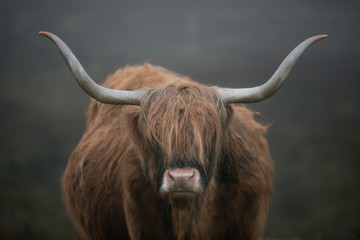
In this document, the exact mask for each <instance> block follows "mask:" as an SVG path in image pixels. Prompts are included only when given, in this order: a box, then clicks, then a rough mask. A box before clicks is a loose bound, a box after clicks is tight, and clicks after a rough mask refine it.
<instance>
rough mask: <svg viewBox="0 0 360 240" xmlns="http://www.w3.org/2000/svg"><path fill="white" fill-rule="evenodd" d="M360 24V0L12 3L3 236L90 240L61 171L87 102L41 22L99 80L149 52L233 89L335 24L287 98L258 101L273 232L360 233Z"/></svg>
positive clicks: (6, 36)
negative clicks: (84, 239) (80, 232)
mask: <svg viewBox="0 0 360 240" xmlns="http://www.w3.org/2000/svg"><path fill="white" fill-rule="evenodd" d="M359 26H360V2H359V1H335V0H327V1H321V0H319V1H314V0H302V1H300V0H272V1H266V0H263V1H250V0H245V1H235V0H234V1H228V0H226V1H225V0H221V1H220V0H218V1H215V0H206V1H190V0H182V1H137V0H133V1H95V0H88V1H70V0H62V1H49V0H37V1H25V0H12V1H10V0H1V2H0V32H1V33H0V203H1V204H0V236H1V239H78V237H77V235H76V232H75V230H74V229H73V227H72V224H71V222H70V220H69V218H68V217H67V213H66V210H65V208H64V206H63V203H62V197H61V191H60V179H61V175H62V173H63V171H64V169H65V166H66V163H67V160H68V158H69V155H70V154H71V152H72V150H73V149H74V147H75V146H76V144H77V143H78V141H79V140H80V138H81V136H82V134H83V131H84V128H85V114H84V113H85V111H86V108H87V106H88V103H89V98H88V96H87V95H86V94H85V93H84V92H83V91H82V90H81V89H80V87H79V86H78V85H77V84H76V82H75V81H74V79H73V77H72V76H71V74H70V72H69V70H68V69H67V66H66V65H65V63H64V61H63V59H62V57H61V56H60V54H59V52H58V50H57V49H56V48H55V46H54V45H53V44H52V43H51V42H50V41H49V40H48V39H46V38H44V37H42V36H39V35H38V31H41V30H43V31H50V32H53V33H55V34H57V35H58V36H60V37H61V38H62V39H63V40H64V41H65V42H66V43H67V44H68V45H69V46H70V47H71V48H72V50H73V51H74V53H75V54H76V55H77V57H78V58H79V59H80V61H81V62H82V64H83V66H84V67H85V69H86V70H87V71H88V73H89V74H90V75H91V76H92V77H93V78H94V79H96V80H97V82H99V83H100V82H102V81H104V79H105V78H106V76H107V75H108V74H109V73H112V72H114V71H115V70H116V69H117V68H120V67H123V66H125V65H127V64H141V63H143V62H144V61H148V62H150V63H151V64H153V65H161V66H163V67H165V68H168V69H170V70H172V71H175V72H179V73H181V74H184V75H186V76H189V77H191V78H192V79H194V80H196V81H199V82H201V83H205V84H209V85H218V86H223V87H251V86H256V85H259V84H261V83H263V82H265V81H266V80H267V79H268V78H269V77H270V76H271V75H272V73H273V72H274V71H275V70H276V68H277V67H278V65H279V64H280V63H281V61H282V60H283V58H284V57H285V56H286V55H287V54H288V53H289V52H290V51H291V50H292V49H293V48H294V47H295V46H296V45H297V44H299V43H300V42H301V41H303V40H305V39H306V38H308V37H310V36H313V35H317V34H324V33H325V34H328V35H329V37H328V38H327V39H325V40H322V41H320V42H318V43H316V44H315V45H313V46H312V47H311V48H310V49H309V50H308V51H307V52H306V53H305V54H304V55H303V57H302V58H301V59H300V60H299V62H298V64H297V65H296V66H295V68H294V70H293V72H292V73H291V74H290V76H289V78H288V80H287V81H286V83H285V84H284V86H283V87H282V88H281V89H280V91H279V92H278V93H277V94H276V95H274V96H273V97H272V98H271V99H269V100H266V101H265V102H262V103H257V104H249V105H247V106H248V107H249V108H251V109H253V110H255V111H258V112H260V113H261V114H262V117H260V118H259V121H260V122H262V123H265V124H271V128H270V129H269V131H268V133H267V138H268V140H269V144H270V148H271V153H272V157H273V160H274V164H275V170H276V175H275V179H274V185H275V186H274V193H273V197H272V200H271V204H270V210H269V216H268V220H267V223H266V228H265V232H264V236H265V239H360V137H359V136H360V135H359V134H360V79H359V72H360V61H359V55H360V44H359V37H360V28H359Z"/></svg>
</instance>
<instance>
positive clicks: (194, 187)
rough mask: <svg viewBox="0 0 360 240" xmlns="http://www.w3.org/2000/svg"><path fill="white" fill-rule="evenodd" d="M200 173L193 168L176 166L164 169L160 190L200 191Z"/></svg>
mask: <svg viewBox="0 0 360 240" xmlns="http://www.w3.org/2000/svg"><path fill="white" fill-rule="evenodd" d="M201 189H202V186H201V184H200V174H199V171H198V170H196V169H195V168H176V169H168V170H166V171H165V173H164V176H163V181H162V185H161V189H160V190H161V191H162V192H181V191H186V192H189V191H190V192H200V191H201Z"/></svg>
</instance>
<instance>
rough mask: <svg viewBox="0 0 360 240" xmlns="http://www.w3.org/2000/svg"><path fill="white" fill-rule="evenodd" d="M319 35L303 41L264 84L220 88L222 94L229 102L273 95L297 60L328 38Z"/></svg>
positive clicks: (252, 101)
mask: <svg viewBox="0 0 360 240" xmlns="http://www.w3.org/2000/svg"><path fill="white" fill-rule="evenodd" d="M326 37H327V35H318V36H314V37H311V38H308V39H306V40H305V41H303V42H302V43H301V44H299V46H297V47H296V48H295V49H294V50H293V51H292V52H291V53H290V54H289V55H288V56H287V57H286V58H285V59H284V61H283V62H282V63H281V64H280V66H279V68H278V69H277V70H276V72H275V73H274V74H273V76H272V77H271V78H270V79H269V80H268V81H267V82H266V83H264V84H263V85H260V86H257V87H252V88H239V89H231V88H219V89H218V91H219V93H220V96H221V97H222V99H223V100H224V102H227V103H255V102H260V101H263V100H265V99H267V98H269V97H271V96H272V95H273V94H274V93H275V92H276V91H277V90H278V89H279V88H280V87H281V85H282V84H283V82H284V81H285V79H286V78H287V76H288V75H289V73H290V72H291V69H292V68H293V67H294V65H295V63H296V62H297V60H298V59H299V58H300V56H301V55H302V54H303V53H304V52H305V50H306V49H307V48H308V47H310V46H311V45H312V44H313V43H315V42H316V41H318V40H320V39H323V38H326Z"/></svg>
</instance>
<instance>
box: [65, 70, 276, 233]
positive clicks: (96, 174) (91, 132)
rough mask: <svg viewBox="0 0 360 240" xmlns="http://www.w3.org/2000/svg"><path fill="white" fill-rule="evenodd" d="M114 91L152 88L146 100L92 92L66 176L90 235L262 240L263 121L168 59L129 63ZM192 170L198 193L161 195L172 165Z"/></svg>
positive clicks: (268, 179) (267, 175) (73, 207)
mask: <svg viewBox="0 0 360 240" xmlns="http://www.w3.org/2000/svg"><path fill="white" fill-rule="evenodd" d="M104 86H105V87H107V88H111V89H124V90H136V89H139V88H151V89H154V90H152V91H149V92H148V93H147V95H146V96H145V97H144V98H143V100H142V103H141V105H140V106H131V105H108V104H102V103H99V102H97V101H96V100H93V99H92V100H91V103H90V107H89V110H88V113H87V115H88V120H87V126H86V131H85V134H84V136H83V137H82V139H81V141H80V143H79V144H78V146H77V147H76V149H75V150H74V152H73V153H72V156H71V158H70V160H69V163H68V165H67V168H66V171H65V173H64V176H63V181H62V184H63V195H64V199H65V204H66V207H67V209H68V212H69V214H70V216H71V218H72V220H73V222H74V224H75V226H76V228H77V230H78V232H79V234H80V235H81V237H82V238H83V239H129V238H130V239H258V238H259V237H260V235H261V232H262V228H263V225H264V221H265V216H266V211H267V206H268V201H269V198H270V195H271V191H272V174H273V169H272V163H271V159H270V155H269V150H268V144H267V142H266V140H265V139H264V137H263V134H264V132H265V131H266V127H264V126H262V125H260V124H258V123H256V122H255V121H254V119H253V115H254V114H253V113H252V112H251V111H250V110H248V109H246V108H242V107H236V106H234V105H231V104H226V103H224V102H222V101H221V99H220V98H219V96H218V94H217V92H216V90H214V89H209V88H208V87H207V86H204V85H201V84H199V83H196V82H193V81H192V80H190V79H188V78H186V77H183V76H180V75H178V74H175V73H172V72H170V71H168V70H165V69H163V68H161V67H156V66H152V65H150V64H144V65H142V66H133V67H125V68H123V69H120V70H118V71H116V72H115V73H114V74H113V75H111V76H109V77H108V79H107V80H106V81H105V83H104ZM174 168H179V169H188V168H194V169H197V170H196V171H197V172H198V173H199V179H200V180H199V182H198V183H199V184H201V187H199V188H198V189H199V190H198V192H197V193H195V194H193V193H191V194H188V193H187V192H180V193H177V192H176V193H175V194H168V193H162V192H161V191H160V189H161V188H162V187H164V181H165V180H164V174H165V172H166V171H167V169H174Z"/></svg>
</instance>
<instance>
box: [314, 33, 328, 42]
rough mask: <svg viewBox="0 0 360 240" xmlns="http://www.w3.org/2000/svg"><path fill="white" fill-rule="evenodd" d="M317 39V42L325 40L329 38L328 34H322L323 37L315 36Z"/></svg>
mask: <svg viewBox="0 0 360 240" xmlns="http://www.w3.org/2000/svg"><path fill="white" fill-rule="evenodd" d="M314 37H315V38H316V41H317V40H320V39H323V38H327V37H328V35H327V34H321V35H317V36H314Z"/></svg>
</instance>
